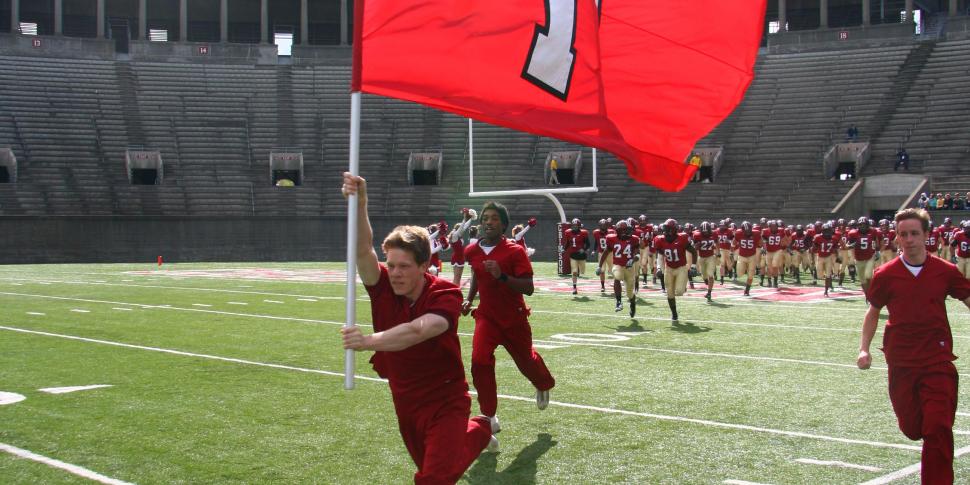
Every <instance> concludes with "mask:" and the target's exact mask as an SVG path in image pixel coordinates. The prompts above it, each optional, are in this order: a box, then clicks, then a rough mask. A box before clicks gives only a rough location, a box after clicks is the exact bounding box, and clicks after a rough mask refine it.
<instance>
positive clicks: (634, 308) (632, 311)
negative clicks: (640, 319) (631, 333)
mask: <svg viewBox="0 0 970 485" xmlns="http://www.w3.org/2000/svg"><path fill="white" fill-rule="evenodd" d="M636 315H637V300H636V299H633V300H630V318H633V317H635V316H636Z"/></svg>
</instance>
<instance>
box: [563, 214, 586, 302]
mask: <svg viewBox="0 0 970 485" xmlns="http://www.w3.org/2000/svg"><path fill="white" fill-rule="evenodd" d="M588 249H589V231H587V230H586V229H583V224H582V222H581V221H580V220H579V219H578V218H576V219H573V220H572V225H571V227H570V228H569V229H566V254H567V255H568V256H569V259H570V260H571V261H572V272H573V294H574V295H575V294H576V280H577V279H578V278H579V275H581V274H583V273H585V272H586V251H587V250H588Z"/></svg>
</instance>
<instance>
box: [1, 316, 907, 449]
mask: <svg viewBox="0 0 970 485" xmlns="http://www.w3.org/2000/svg"><path fill="white" fill-rule="evenodd" d="M0 330H7V331H11V332H19V333H25V334H31V335H42V336H46V337H56V338H62V339H67V340H75V341H80V342H87V343H96V344H103V345H111V346H114V347H124V348H131V349H139V350H148V351H152V352H161V353H166V354H171V355H181V356H186V357H195V358H202V359H211V360H218V361H223V362H232V363H236V364H245V365H253V366H259V367H270V368H274V369H284V370H291V371H298V372H306V373H311V374H322V375H328V376H333V377H343V376H344V374H343V373H340V372H332V371H325V370H319V369H307V368H303V367H294V366H289V365H282V364H269V363H264V362H255V361H251V360H243V359H235V358H231V357H220V356H215V355H208V354H197V353H192V352H184V351H181V350H172V349H164V348H159V347H149V346H144V345H134V344H126V343H121V342H112V341H109V340H100V339H93V338H87V337H79V336H75V335H65V334H58V333H51V332H41V331H37V330H28V329H24V328H17V327H8V326H0ZM354 377H355V378H356V379H361V380H365V381H370V382H386V381H384V380H383V379H378V378H375V377H369V376H354ZM498 397H500V398H502V399H507V400H510V401H521V402H526V403H530V404H534V403H535V397H521V396H509V395H504V394H499V395H498ZM549 404H550V405H553V406H558V407H562V408H569V409H581V410H586V411H595V412H599V413H604V414H616V415H623V416H636V417H643V418H650V419H657V420H663V421H675V422H681V423H690V424H698V425H702V426H710V427H716V428H725V429H734V430H742V431H752V432H757V433H767V434H773V435H780V436H788V437H793V438H807V439H815V440H821V441H831V442H837V443H845V444H853V445H865V446H872V447H877V448H894V449H899V450H907V451H920V449H921V448H920V447H919V446H913V445H907V444H900V443H883V442H879V441H868V440H858V439H850V438H839V437H834V436H825V435H819V434H812V433H803V432H799V431H786V430H779V429H771V428H762V427H758V426H749V425H745V424H734V423H722V422H718V421H710V420H706V419H696V418H687V417H683V416H667V415H662V414H653V413H644V412H637V411H627V410H624V409H615V408H607V407H600V406H587V405H583V404H572V403H566V402H560V401H550V403H549Z"/></svg>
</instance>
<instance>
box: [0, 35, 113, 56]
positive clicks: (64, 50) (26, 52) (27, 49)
mask: <svg viewBox="0 0 970 485" xmlns="http://www.w3.org/2000/svg"><path fill="white" fill-rule="evenodd" d="M35 42H39V44H40V45H39V46H35V45H34V43H35ZM114 49H115V44H114V41H113V40H99V39H90V38H83V37H62V36H53V35H20V34H6V33H3V34H0V55H5V56H33V57H60V58H63V57H67V58H73V59H113V58H114Z"/></svg>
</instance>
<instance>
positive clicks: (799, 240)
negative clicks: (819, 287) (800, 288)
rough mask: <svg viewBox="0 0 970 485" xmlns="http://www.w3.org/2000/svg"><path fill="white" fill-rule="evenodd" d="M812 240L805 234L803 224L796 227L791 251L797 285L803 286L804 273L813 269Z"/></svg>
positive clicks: (790, 246)
mask: <svg viewBox="0 0 970 485" xmlns="http://www.w3.org/2000/svg"><path fill="white" fill-rule="evenodd" d="M811 247H812V240H811V238H810V237H809V235H808V234H807V233H806V232H805V228H804V227H802V225H801V224H799V225H797V226H795V231H794V233H793V234H792V237H791V244H790V245H789V251H791V252H792V269H793V271H794V274H795V283H796V284H799V285H800V284H802V271H803V270H804V271H811V268H812V252H811V251H810V249H811ZM816 283H818V281H817V279H816Z"/></svg>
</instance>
